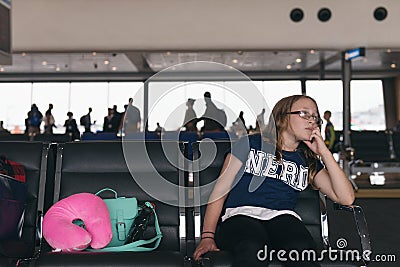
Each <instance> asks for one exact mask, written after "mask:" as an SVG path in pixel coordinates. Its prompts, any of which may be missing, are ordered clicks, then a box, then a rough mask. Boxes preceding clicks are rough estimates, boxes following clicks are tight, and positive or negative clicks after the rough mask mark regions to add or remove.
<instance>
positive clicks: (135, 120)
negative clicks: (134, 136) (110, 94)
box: [123, 98, 141, 133]
mask: <svg viewBox="0 0 400 267" xmlns="http://www.w3.org/2000/svg"><path fill="white" fill-rule="evenodd" d="M132 103H133V98H129V103H128V107H127V109H126V111H125V118H124V122H123V123H124V127H123V132H124V133H133V132H138V131H139V130H140V123H141V117H140V110H139V109H138V108H137V107H135V106H134V105H132Z"/></svg>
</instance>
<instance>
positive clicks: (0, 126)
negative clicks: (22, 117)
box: [0, 121, 10, 134]
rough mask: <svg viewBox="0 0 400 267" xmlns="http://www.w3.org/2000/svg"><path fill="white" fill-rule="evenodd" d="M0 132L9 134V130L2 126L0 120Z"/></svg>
mask: <svg viewBox="0 0 400 267" xmlns="http://www.w3.org/2000/svg"><path fill="white" fill-rule="evenodd" d="M0 134H10V131H9V130H7V129H6V128H4V126H3V121H0Z"/></svg>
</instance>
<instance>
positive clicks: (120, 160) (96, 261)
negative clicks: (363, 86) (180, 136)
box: [30, 141, 186, 267]
mask: <svg viewBox="0 0 400 267" xmlns="http://www.w3.org/2000/svg"><path fill="white" fill-rule="evenodd" d="M163 149H166V150H168V156H166V155H165V154H164V150H163ZM181 149H183V148H182V144H179V143H178V142H164V143H163V145H161V143H160V142H140V141H126V142H118V141H105V142H101V141H93V142H73V143H65V144H59V145H58V146H57V163H56V176H55V182H54V184H55V187H54V202H56V201H58V200H59V199H63V198H66V197H68V196H70V195H72V194H76V193H81V192H90V193H96V192H97V191H99V190H100V189H102V188H106V187H109V188H113V189H114V190H116V191H117V192H118V195H119V196H126V197H136V198H137V199H138V201H139V203H141V202H144V201H152V202H154V203H155V204H156V212H157V215H158V219H159V224H160V228H161V231H162V234H163V238H162V240H161V243H160V245H159V247H158V249H157V250H155V251H152V252H106V253H104V252H102V253H98V252H88V251H84V252H76V253H62V252H61V253H58V252H52V251H51V248H50V247H49V246H48V245H47V244H45V245H44V246H43V247H42V252H41V254H40V257H38V258H37V259H36V260H34V261H31V262H30V264H31V265H30V266H42V267H43V266H45V267H50V266H61V265H62V266H65V267H66V266H100V267H101V266H104V267H105V266H133V267H134V266H183V265H184V263H185V261H184V256H185V254H186V246H185V242H186V241H185V230H184V229H185V224H184V222H185V213H184V212H185V210H184V205H183V204H182V201H184V199H185V197H184V192H183V191H182V190H181V189H180V188H179V187H178V185H181V184H183V180H184V172H183V171H182V170H181V169H180V168H179V167H178V166H179V164H181V159H182V158H183V157H182V154H181V153H180V151H181ZM124 151H125V152H126V153H128V154H129V153H132V154H129V156H125V155H124ZM167 157H168V158H167ZM149 163H151V164H149ZM128 166H129V168H128ZM130 170H133V171H132V173H131V172H130ZM132 175H133V177H132ZM138 179H139V180H140V181H141V182H140V183H139V182H137V181H139V180H138ZM158 179H165V180H166V181H168V183H171V184H172V185H175V186H173V187H172V189H171V190H167V188H165V189H164V188H162V189H163V190H162V192H161V194H158V195H152V193H151V192H149V191H148V190H149V189H148V188H147V189H146V188H143V186H144V183H145V184H147V185H154V186H158V185H156V183H155V181H157V180H158ZM105 193H106V192H105ZM102 197H112V195H109V196H107V195H103V194H102ZM160 199H168V201H169V203H164V202H162V201H160ZM153 231H154V222H153V221H150V222H149V226H148V232H150V233H149V235H150V236H151V232H153ZM60 264H61V265H60Z"/></svg>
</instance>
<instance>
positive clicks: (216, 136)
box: [202, 131, 237, 140]
mask: <svg viewBox="0 0 400 267" xmlns="http://www.w3.org/2000/svg"><path fill="white" fill-rule="evenodd" d="M206 138H209V139H211V140H230V139H233V140H234V139H237V137H236V136H235V135H234V134H233V133H228V132H227V131H215V132H204V133H203V136H202V139H206Z"/></svg>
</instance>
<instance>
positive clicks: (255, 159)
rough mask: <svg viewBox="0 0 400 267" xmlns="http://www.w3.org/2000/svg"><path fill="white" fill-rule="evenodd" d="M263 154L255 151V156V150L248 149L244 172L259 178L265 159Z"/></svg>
mask: <svg viewBox="0 0 400 267" xmlns="http://www.w3.org/2000/svg"><path fill="white" fill-rule="evenodd" d="M265 156H266V155H265V152H263V151H257V156H256V155H255V150H254V149H253V148H252V149H250V153H249V156H248V159H247V161H246V168H245V172H248V173H252V174H255V175H257V176H261V167H262V165H263V162H264V159H265Z"/></svg>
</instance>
